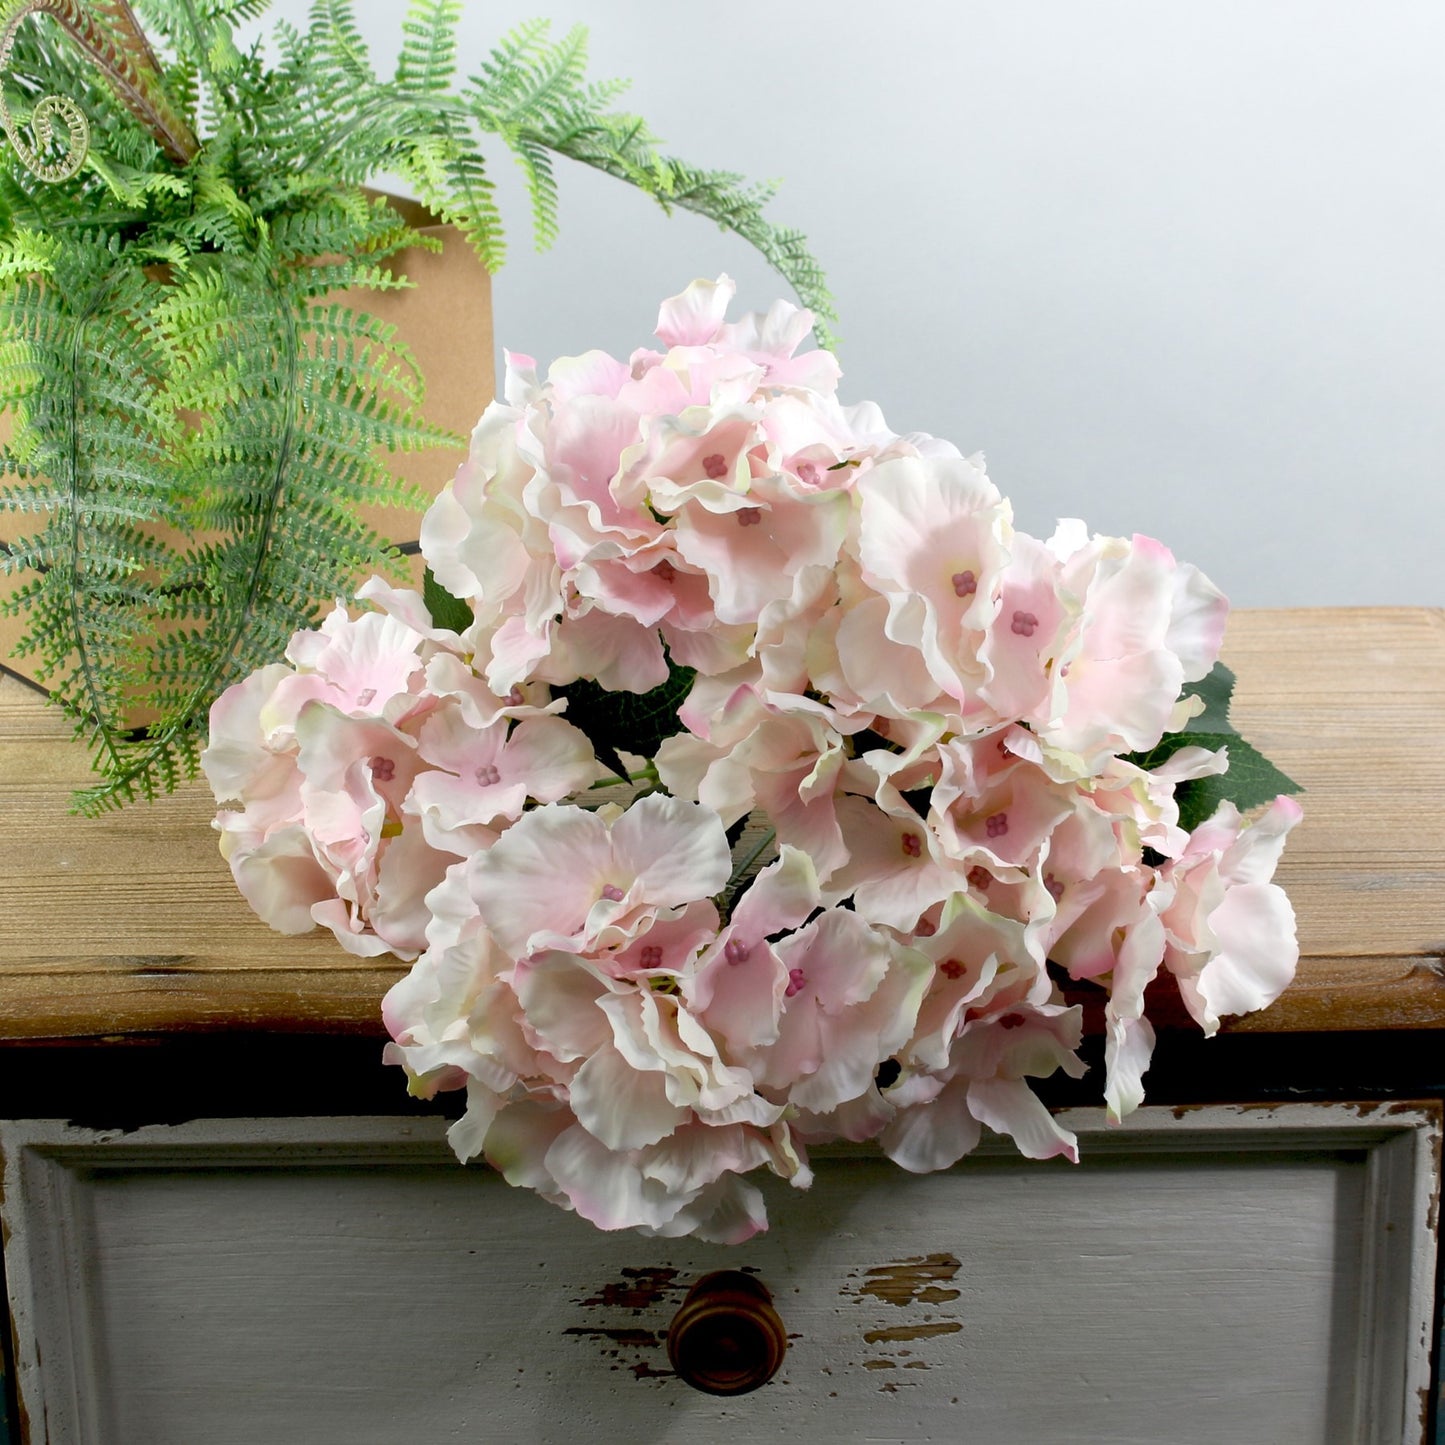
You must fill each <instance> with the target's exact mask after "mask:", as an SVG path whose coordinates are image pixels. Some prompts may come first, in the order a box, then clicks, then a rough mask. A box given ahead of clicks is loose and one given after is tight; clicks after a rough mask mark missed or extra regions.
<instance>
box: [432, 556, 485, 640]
mask: <svg viewBox="0 0 1445 1445" xmlns="http://www.w3.org/2000/svg"><path fill="white" fill-rule="evenodd" d="M421 596H422V601H423V602H425V603H426V610H427V611H428V612H429V613H430V614H431V620H432V621H433V622H434V623H435V624H436V626H438V627H446V628H449V629H450V630H451V631H452V632H465V631H466V629H467V628H468V627H470V626H471V625H472V622H473V617H472V609H471V608H470V607H468V606H467V604H466V603H465V602H463V601H462V599H461V598H460V597H453V596H452V594H451V593H450V592H448V591H447V589H446V588H445V587H443V586H442V584H441V583H440V582H438V581H437V579H436V578H435V577H434V576H433V575H432V570H431V568H430V567H428V568H427V569H426V572H425V574H424V575H423V577H422V579H421Z"/></svg>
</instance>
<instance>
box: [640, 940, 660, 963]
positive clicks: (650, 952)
mask: <svg viewBox="0 0 1445 1445" xmlns="http://www.w3.org/2000/svg"><path fill="white" fill-rule="evenodd" d="M642 966H643V968H661V967H662V949H660V948H659V947H658V946H657V944H655V943H649V944H646V945H645V946H644V947H643V950H642Z"/></svg>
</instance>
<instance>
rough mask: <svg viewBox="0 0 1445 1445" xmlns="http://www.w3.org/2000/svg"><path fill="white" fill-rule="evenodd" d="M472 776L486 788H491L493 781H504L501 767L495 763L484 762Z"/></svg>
mask: <svg viewBox="0 0 1445 1445" xmlns="http://www.w3.org/2000/svg"><path fill="white" fill-rule="evenodd" d="M472 776H473V777H475V778H476V780H477V782H479V783H480V784H481V785H482V787H484V788H490V787H491V786H492V784H493V783H500V782H501V781H502V773H501V769H500V768H498V767H497V765H496V764H495V763H483V764H482V765H481V767H479V768H478V769H477V770H476V772H475V773H474V774H473V775H472Z"/></svg>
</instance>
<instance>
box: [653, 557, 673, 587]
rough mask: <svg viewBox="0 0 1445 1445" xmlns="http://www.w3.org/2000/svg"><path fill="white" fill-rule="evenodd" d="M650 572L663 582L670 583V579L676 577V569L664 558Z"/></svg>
mask: <svg viewBox="0 0 1445 1445" xmlns="http://www.w3.org/2000/svg"><path fill="white" fill-rule="evenodd" d="M652 571H653V575H654V576H656V577H661V578H662V580H663V581H664V582H671V581H672V579H673V578H674V577H676V576H677V568H676V567H674V566H673V565H672V563H671V562H669V561H668V560H667V558H666V557H664V558H663V559H662V561H661V562H659V563H658V564H657V566H656V567H654V568H653V569H652Z"/></svg>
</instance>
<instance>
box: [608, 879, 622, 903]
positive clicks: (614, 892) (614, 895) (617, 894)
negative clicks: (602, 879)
mask: <svg viewBox="0 0 1445 1445" xmlns="http://www.w3.org/2000/svg"><path fill="white" fill-rule="evenodd" d="M602 896H603V897H604V898H605V899H606V900H607V901H608V902H609V903H621V902H622V900H623V899H624V898H625V897H626V896H627V895H626V894H625V893H624V892H623V891H622V890H621V889H620V888H619V887H618V886H617V885H616V884H615V883H604V884H603V885H602Z"/></svg>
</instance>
